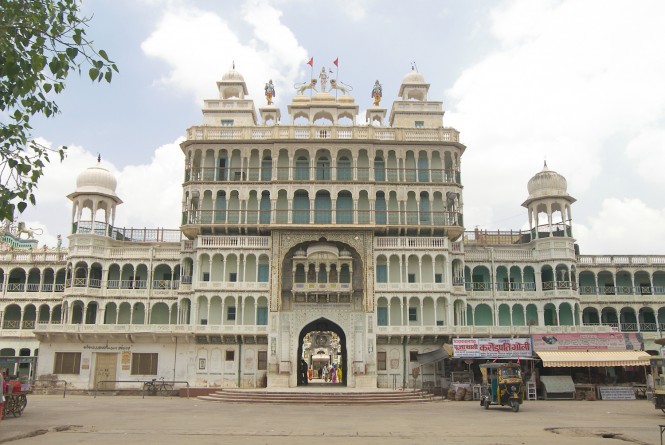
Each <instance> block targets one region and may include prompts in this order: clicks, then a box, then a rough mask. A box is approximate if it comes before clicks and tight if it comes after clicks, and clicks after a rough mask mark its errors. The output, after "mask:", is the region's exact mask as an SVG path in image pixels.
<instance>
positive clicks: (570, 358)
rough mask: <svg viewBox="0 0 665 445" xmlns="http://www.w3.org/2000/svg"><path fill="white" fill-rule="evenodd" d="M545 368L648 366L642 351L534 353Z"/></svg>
mask: <svg viewBox="0 0 665 445" xmlns="http://www.w3.org/2000/svg"><path fill="white" fill-rule="evenodd" d="M536 354H538V357H540V358H541V359H542V360H543V366H544V367H546V368H575V367H582V366H648V365H649V360H644V356H645V355H646V354H645V353H644V351H536Z"/></svg>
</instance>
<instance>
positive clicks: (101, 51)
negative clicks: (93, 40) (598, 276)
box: [99, 49, 109, 62]
mask: <svg viewBox="0 0 665 445" xmlns="http://www.w3.org/2000/svg"><path fill="white" fill-rule="evenodd" d="M99 55H100V56H101V57H102V59H104V60H106V61H107V62H108V61H109V56H108V55H107V54H106V51H104V50H103V49H100V50H99Z"/></svg>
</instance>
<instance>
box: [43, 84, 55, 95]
mask: <svg viewBox="0 0 665 445" xmlns="http://www.w3.org/2000/svg"><path fill="white" fill-rule="evenodd" d="M42 88H44V91H46V92H47V93H48V92H49V91H51V88H53V85H51V84H50V83H45V84H44V86H43V87H42Z"/></svg>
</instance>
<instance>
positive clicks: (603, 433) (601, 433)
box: [545, 427, 650, 445]
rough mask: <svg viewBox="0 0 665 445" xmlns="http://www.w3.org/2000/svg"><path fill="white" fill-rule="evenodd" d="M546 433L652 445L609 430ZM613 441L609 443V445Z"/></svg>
mask: <svg viewBox="0 0 665 445" xmlns="http://www.w3.org/2000/svg"><path fill="white" fill-rule="evenodd" d="M545 431H549V432H550V433H554V434H558V435H561V436H566V437H577V438H580V437H600V438H603V439H613V440H616V441H619V442H627V443H635V444H639V445H650V444H649V443H648V442H642V441H641V440H638V439H635V438H632V437H630V436H629V435H628V434H626V432H625V431H624V432H618V431H611V430H608V429H598V428H579V427H563V428H545ZM610 443H612V441H608V444H610Z"/></svg>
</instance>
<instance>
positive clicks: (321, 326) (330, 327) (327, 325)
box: [297, 317, 348, 386]
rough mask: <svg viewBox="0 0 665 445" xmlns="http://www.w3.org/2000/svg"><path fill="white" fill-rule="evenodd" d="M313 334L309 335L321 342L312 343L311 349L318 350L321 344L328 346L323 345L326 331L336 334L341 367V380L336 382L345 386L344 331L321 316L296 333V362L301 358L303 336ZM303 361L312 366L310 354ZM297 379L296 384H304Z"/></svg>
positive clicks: (346, 376) (346, 377) (346, 355)
mask: <svg viewBox="0 0 665 445" xmlns="http://www.w3.org/2000/svg"><path fill="white" fill-rule="evenodd" d="M310 333H311V334H313V335H312V336H310V337H311V338H315V339H319V342H320V343H321V344H318V345H314V346H315V347H314V349H313V350H318V349H320V348H321V347H323V346H326V347H329V345H327V344H326V345H324V342H326V341H327V336H326V334H327V333H334V334H336V336H337V338H338V339H339V360H338V361H339V363H337V364H338V365H339V367H340V368H341V369H342V381H341V382H339V383H338V384H341V385H343V386H346V383H347V381H348V375H347V369H348V366H347V357H348V354H347V351H346V334H345V333H344V330H342V328H341V327H340V326H339V325H338V324H337V323H335V322H333V321H330V320H328V319H327V318H324V317H321V318H318V319H316V320H314V321H312V322H310V323H309V324H307V325H306V326H305V327H303V328H302V330H301V331H300V334H299V335H298V362H300V360H301V359H302V358H303V342H304V339H305V336H307V334H310ZM304 359H305V361H306V362H307V365H308V366H310V367H311V366H312V358H311V355H310V356H308V357H305V358H304ZM297 381H298V386H300V385H305V384H306V383H305V382H302V381H301V379H300V378H298V379H297Z"/></svg>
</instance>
